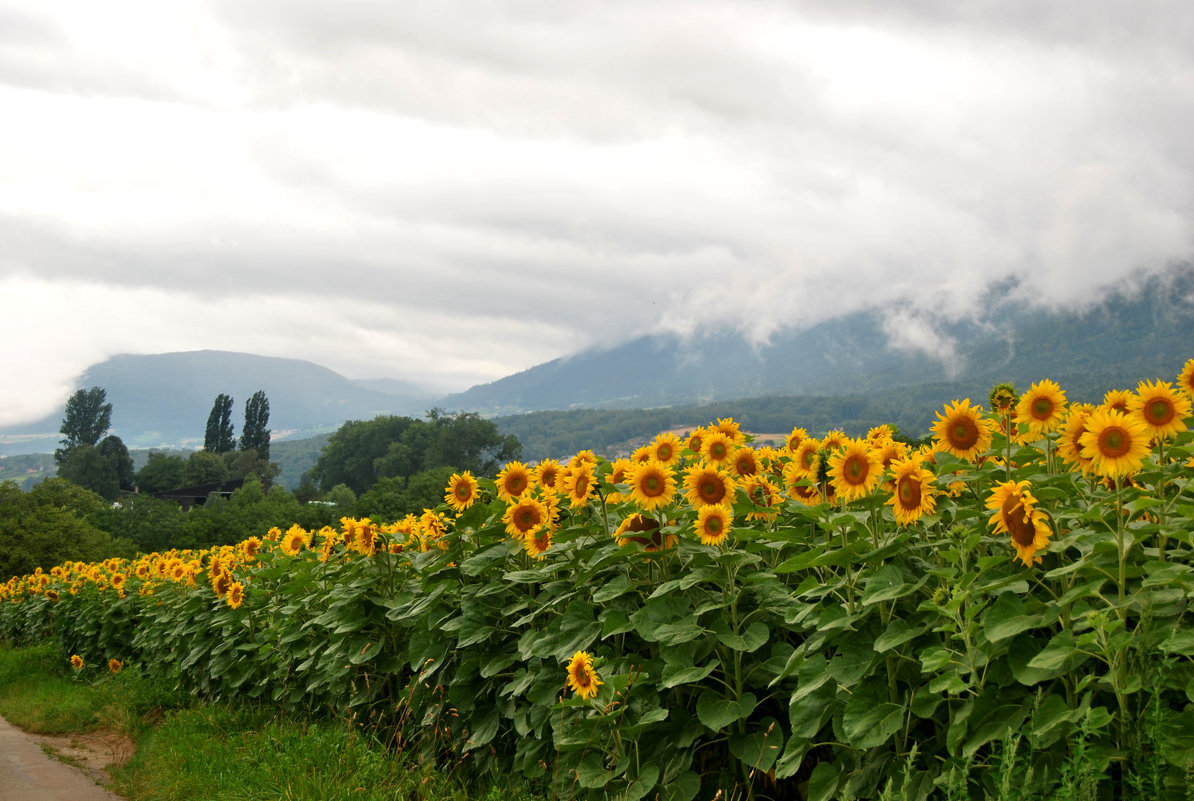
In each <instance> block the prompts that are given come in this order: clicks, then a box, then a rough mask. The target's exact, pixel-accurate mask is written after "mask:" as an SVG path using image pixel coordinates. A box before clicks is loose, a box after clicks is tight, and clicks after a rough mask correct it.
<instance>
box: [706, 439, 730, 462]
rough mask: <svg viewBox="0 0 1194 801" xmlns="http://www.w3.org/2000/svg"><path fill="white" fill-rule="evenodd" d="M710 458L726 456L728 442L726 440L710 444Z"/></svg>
mask: <svg viewBox="0 0 1194 801" xmlns="http://www.w3.org/2000/svg"><path fill="white" fill-rule="evenodd" d="M709 458H711V459H718V460H720V459H724V458H726V444H725V443H724V442H714V443H713V444H712V445H710V446H709Z"/></svg>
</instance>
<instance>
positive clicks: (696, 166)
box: [0, 0, 1194, 389]
mask: <svg viewBox="0 0 1194 801" xmlns="http://www.w3.org/2000/svg"><path fill="white" fill-rule="evenodd" d="M90 8H91V7H89V6H86V5H85V4H81V5H80V6H79V9H78V10H77V13H67V12H66V11H64V10H62V9H59V8H57V7H49V6H44V5H41V4H33V3H10V4H9V5H7V6H3V7H0V103H3V104H4V105H5V107H6V109H7V110H9V111H10V112H11V113H10V114H7V115H6V116H7V117H10V118H13V119H19V120H21V124H20V125H18V126H9V127H6V129H4V130H0V153H3V154H4V163H5V164H7V165H15V166H12V167H10V168H9V169H8V171H7V172H5V173H3V174H2V175H0V238H2V239H3V241H4V242H5V249H4V252H3V253H2V254H0V285H3V282H4V281H5V280H7V281H8V282H9V284H8V285H9V286H11V287H20V288H21V291H23V292H31V291H32V290H31V289H30V287H32V286H35V285H38V283H39V282H42V284H43V285H44V282H48V281H55V282H60V283H61V284H62V285H68V284H75V283H79V284H81V285H85V286H87V287H90V288H91V290H89V291H92V292H93V293H96V294H95V296H96V297H103V298H110V297H111V296H110V295H109V294H105V293H106V292H107V289H104V288H110V287H120V288H123V289H125V290H132V289H137V290H142V289H144V290H152V291H153V292H155V293H159V294H155V295H153V296H152V297H154V298H155V302H157V303H160V304H162V305H163V306H169V307H170V308H172V309H174V310H175V313H174V316H173V319H176V320H180V321H182V320H185V321H187V324H188V325H193V326H194V331H193V333H189V334H188V336H182V335H181V334H182V332H180V336H179V337H177V344H176V345H174V347H176V348H183V347H187V346H188V343H193V345H190V346H191V347H196V348H199V347H216V346H219V347H235V343H231V344H230V343H227V342H225V341H221V342H220V343H219V344H218V345H217V344H215V343H213V342H212V337H213V335H212V333H211V330H210V327H205V326H203V325H202V317H203V314H208V315H210V314H213V313H216V312H215V309H216V307H217V305H218V304H229V303H232V304H233V305H236V307H237V308H242V306H241V305H239V301H238V300H237V299H238V298H243V297H245V296H251V297H254V298H257V299H259V300H262V299H269V298H272V299H274V300H275V301H276V302H277V304H279V308H282V309H285V313H286V314H289V315H295V316H301V317H303V318H304V325H303V326H302V327H301V333H300V332H299V331H291V332H290V333H289V334H288V337H289V339H288V338H287V337H281V338H277V337H276V336H275V333H276V332H273V331H264V332H262V333H259V334H254V333H253V332H254V329H253V328H251V327H249V326H248V325H244V326H239V325H238V326H234V330H235V331H236V332H237V333H238V334H239V335H240V336H242V337H243V338H244V342H245V345H244V349H252V345H253V343H268V344H269V347H271V348H273V349H274V352H276V353H278V355H298V356H306V357H310V356H312V355H318V356H319V357H320V360H322V362H323V363H325V364H328V365H329V366H331V367H333V368H337V369H343V370H345V371H348V372H352V373H353V374H354V375H367V374H368V368H369V366H370V365H374V366H376V370H375V371H374V373H373V374H375V375H380V374H391V375H395V377H402V378H410V379H415V380H418V379H419V377H420V376H427V377H428V380H429V381H431V382H432V383H436V384H437V385H439V386H443V387H445V388H453V389H455V388H462V387H463V386H465V385H467V384H468V383H472V382H475V381H480V380H489V379H491V378H495V377H498V376H500V375H502V374H505V373H508V372H513V371H515V370H519V369H524V368H526V367H528V366H530V365H531V364H533V363H534V362H535V361H542V360H544V359H547V358H551V357H553V356H557V355H562V354H564V353H567V352H569V351H572V350H574V349H576V348H579V347H583V346H585V345H589V344H595V343H609V342H613V341H616V340H617V339H619V338H621V337H625V336H630V335H634V334H639V333H644V332H648V331H654V330H671V331H681V332H688V331H693V330H695V329H696V328H698V327H701V326H707V325H723V326H732V327H736V328H740V329H742V330H745V331H748V332H749V333H751V334H752V335H753V336H754V337H756V338H757V339H759V340H760V341H761V340H765V339H766V338H767V337H768V336H769V335H770V334H771V333H772V332H774V331H775V330H776V329H777V328H779V327H782V326H788V325H797V326H803V325H811V324H814V323H816V322H819V321H821V320H823V319H826V318H828V317H831V316H834V315H836V314H839V313H843V312H848V311H854V310H857V309H860V308H867V307H877V308H883V309H885V310H889V320H891V321H893V322H892V325H891V326H890V329H891V331H892V332H899V333H900V336H902V337H903V339H902V340H901V341H900V342H896V343H894V344H896V345H898V346H901V347H910V348H916V349H920V350H925V351H926V352H939V353H941V354H943V355H944V356H945V357H948V355H949V343H948V342H947V341H944V340H942V341H940V342H935V341H934V337H935V336H936V335H937V332H938V331H939V330H940V326H939V325H938V324H939V323H940V322H949V321H957V320H960V319H965V318H968V317H972V316H974V315H975V313H976V312H977V311H978V309H979V306H980V304H981V303H983V300H982V299H983V297H984V296H983V290H984V288H985V287H988V286H990V285H992V284H993V283H995V282H998V281H1001V280H1003V279H1007V278H1015V279H1017V281H1018V283H1017V284H1016V285H1017V286H1018V287H1019V289H1018V290H1017V291H1018V292H1020V293H1022V297H1023V299H1025V300H1028V301H1030V302H1034V303H1042V304H1052V305H1066V304H1068V305H1072V304H1081V303H1084V302H1088V300H1089V299H1090V298H1091V297H1093V295H1094V293H1095V291H1096V290H1098V289H1100V288H1102V287H1105V286H1108V285H1113V284H1119V283H1122V282H1124V281H1125V280H1128V278H1129V277H1130V276H1134V275H1139V274H1143V273H1150V272H1157V271H1161V270H1164V269H1165V268H1166V267H1167V266H1168V265H1169V264H1171V263H1173V262H1174V261H1177V260H1183V259H1188V258H1189V257H1190V254H1191V250H1192V249H1194V247H1192V245H1194V213H1192V212H1194V181H1192V178H1194V142H1192V141H1191V139H1190V137H1189V136H1188V131H1189V130H1190V127H1191V123H1194V55H1192V54H1194V42H1192V41H1191V38H1192V37H1194V24H1191V23H1192V22H1194V7H1191V6H1188V5H1187V4H1185V3H1181V2H1177V0H1173V1H1172V2H1159V1H1154V2H1147V3H1140V4H1132V5H1131V6H1130V7H1128V6H1122V5H1121V4H1117V3H1110V2H1105V3H1103V2H1099V3H1091V2H1081V3H1079V2H1076V0H1075V2H1062V3H1051V4H1047V5H1042V4H1039V3H1035V2H1027V1H1026V0H1025V2H979V3H965V4H958V3H952V2H944V0H939V1H937V2H927V1H926V2H918V3H898V4H897V3H889V2H882V1H881V0H843V1H842V2H833V3H827V2H811V1H810V2H794V3H768V2H733V3H729V2H723V3H717V2H711V3H693V2H680V0H671V1H670V2H663V3H652V4H647V5H644V4H641V3H628V2H610V3H586V2H502V3H485V4H476V3H466V2H445V3H434V4H415V5H413V6H412V5H411V4H393V3H384V2H353V3H342V4H327V3H324V2H316V0H287V1H286V2H281V0H268V1H266V2H255V3H238V2H203V0H196V2H194V3H191V4H179V5H177V6H171V7H166V6H152V7H148V6H144V5H137V4H131V3H130V4H128V5H121V4H117V6H116V7H114V8H112V9H108V10H107V14H108V16H109V17H111V18H112V19H111V20H110V21H109V22H107V23H105V17H104V16H102V15H99V14H98V12H97V11H95V10H94V9H92V10H88V9H90ZM135 13H136V14H142V15H148V16H147V17H146V19H144V20H143V25H142V26H141V27H140V28H139V30H145V31H148V33H147V34H134V33H132V32H131V30H132V29H131V28H129V29H126V28H127V26H125V27H122V26H121V22H120V21H121V19H127V17H128V15H130V14H135ZM89 14H90V15H92V16H88V15H89ZM10 23H11V24H10ZM105 24H106V25H107V27H105ZM9 297H12V298H14V300H11V301H10V300H8V299H7V298H6V299H5V301H4V302H5V303H9V302H12V303H20V302H23V301H21V300H20V299H15V296H14V295H11V294H10V295H9ZM146 297H149V296H146ZM79 298H80V300H79V302H80V303H85V301H84V300H83V299H82V298H83V295H80V296H79ZM321 305H322V306H323V307H326V308H327V309H334V310H335V316H337V319H336V320H334V321H333V320H331V319H320V318H321V317H322V316H323V315H321V313H320V309H321ZM186 309H195V310H202V312H203V314H199V313H198V311H197V312H196V313H195V314H186V313H185V312H184V310H186ZM353 309H361V310H362V312H361V313H359V314H355V315H354V312H353ZM363 310H368V311H367V312H366V311H363ZM331 316H332V315H328V317H331ZM344 316H347V317H348V318H351V322H346V321H345V319H343V318H344ZM180 325H181V322H180ZM516 340H517V342H516ZM104 341H105V342H108V339H107V338H104ZM172 341H174V340H172ZM288 342H290V343H291V344H289V345H288V344H287V343H288ZM479 342H481V343H484V345H483V346H482V347H481V348H480V349H479V350H478V349H477V346H478V343H479ZM379 343H382V344H379ZM493 343H501V345H502V346H501V347H498V346H496V345H494V344H493ZM56 347H57V348H58V349H57V350H48V351H47V352H46V357H45V359H44V361H46V362H55V361H56V362H57V363H59V364H65V363H68V362H69V363H72V364H73V363H75V362H77V361H79V360H80V359H81V358H82V356H81V355H76V354H71V353H67V351H68V349H69V345H68V344H60V345H58V346H56ZM106 347H107V348H108V349H110V350H113V352H114V351H115V350H130V349H136V348H137V347H149V345H148V344H147V343H145V342H143V341H142V342H133V341H131V340H128V339H125V340H121V339H120V337H119V336H116V337H114V338H113V339H112V340H111V344H109V345H106ZM288 348H289V349H290V350H289V351H288ZM396 351H402V352H403V353H402V356H401V357H398V356H395V355H393V354H394V352H396ZM64 354H65V355H67V356H71V358H65V356H64ZM86 355H87V357H88V358H90V357H91V356H93V355H94V353H93V352H92V351H90V350H88V351H87V353H86ZM85 366H86V364H82V365H79V366H78V369H82V367H85ZM59 378H60V377H59ZM47 380H48V379H47ZM56 380H58V379H56Z"/></svg>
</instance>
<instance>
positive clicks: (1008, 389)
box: [989, 382, 1020, 414]
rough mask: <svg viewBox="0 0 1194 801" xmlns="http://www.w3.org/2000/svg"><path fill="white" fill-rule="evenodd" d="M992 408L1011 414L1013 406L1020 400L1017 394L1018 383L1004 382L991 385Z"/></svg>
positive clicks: (1001, 412)
mask: <svg viewBox="0 0 1194 801" xmlns="http://www.w3.org/2000/svg"><path fill="white" fill-rule="evenodd" d="M989 399H990V401H991V410H992V411H995V412H998V413H999V414H1011V411H1012V407H1014V406H1015V405H1016V403H1017V402H1018V401H1019V400H1020V396H1019V395H1017V394H1016V385H1015V384H1010V383H1007V382H1004V383H1002V384H996V385H995V386H993V387H991V394H990V396H989Z"/></svg>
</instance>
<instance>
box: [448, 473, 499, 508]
mask: <svg viewBox="0 0 1194 801" xmlns="http://www.w3.org/2000/svg"><path fill="white" fill-rule="evenodd" d="M479 492H480V485H479V484H477V479H475V478H473V474H472V473H471V472H470V471H468V470H465V471H464V472H463V473H453V474H452V477H451V478H449V479H448V487H447V489H446V490H445V491H444V500H445V501H446V502H447V503H448V505H449V506H451V507H452V508H453V509H455V510H456V511H458V512H463V511H464V510H465V509H467V508H469V507H470V506H472V505H473V504H474V503H476V502H477V496H478V493H479ZM499 492H500V489H499Z"/></svg>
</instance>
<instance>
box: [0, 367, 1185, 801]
mask: <svg viewBox="0 0 1194 801" xmlns="http://www.w3.org/2000/svg"><path fill="white" fill-rule="evenodd" d="M1192 397H1194V359H1191V360H1190V361H1189V362H1187V363H1186V365H1185V367H1184V369H1183V370H1182V371H1181V373H1180V375H1178V376H1177V377H1176V381H1163V380H1149V381H1142V382H1141V383H1140V384H1139V385H1138V386H1137V387H1136V388H1135V390H1124V391H1120V390H1112V391H1109V392H1108V393H1107V394H1106V397H1105V399H1104V402H1103V403H1102V404H1100V405H1098V406H1095V405H1087V404H1078V403H1073V404H1071V403H1068V402H1067V399H1066V396H1065V393H1064V391H1063V390H1062V388H1060V387H1059V386H1057V385H1056V384H1054V383H1053V382H1051V381H1041V382H1039V383H1037V384H1034V385H1033V386H1032V387H1031V388H1030V389H1028V390H1027V391H1025V392H1023V394H1020V395H1017V393H1016V391H1015V389H1014V388H1013V387H1011V386H1010V385H1000V386H997V387H995V388H994V389H993V390H992V392H991V395H990V397H989V398H988V399H983V400H986V401H987V405H986V406H984V405H981V404H975V403H972V402H971V400H970V399H965V400H959V401H955V402H953V403H949V404H947V405H946V406H945V407H944V408H943V409H941V410H940V411H939V412H938V413H937V422H936V424H935V425H934V427H933V436H932V440H931V442H929V444H927V445H923V446H921V447H917V448H913V447H912V446H911V445H909V444H907V443H904V442H900V441H897V440H896V439H894V438H893V436H892V435H893V431H892V430H891V429H889V428H887V427H885V426H880V427H878V428H876V429H873V430H872V431H870V432H869V434H868V435H867V436H866V437H865V438H851V437H847V436H845V435H843V434H841V433H840V432H828V433H827V434H825V435H824V436H822V437H819V438H817V437H812V436H810V435H809V434H808V433H807V432H806V431H804V430H803V429H800V428H797V429H795V430H793V431H792V433H791V435H790V436H789V437H788V440H787V443H786V445H785V446H784V447H782V448H776V447H755V446H754V445H753V444H752V442H751V438H750V437H749V436H747V435H745V434H743V433H742V432H741V431H739V428H738V425H737V424H736V423H735V422H734V421H733V420H729V419H722V420H718V421H717V422H716V423H715V424H713V423H711V424H710V425H708V426H705V427H702V428H699V429H697V430H695V431H693V432H692V433H691V435H690V436H688V437H687V438H679V437H676V436H674V435H669V434H662V435H660V436H659V437H657V438H656V439H655V440H654V441H652V442H650V443H648V444H645V445H643V446H642V447H641V448H639V449H638V450H637V451H635V452H634V454H633V455H632V456H631V457H630V458H627V459H618V460H615V461H612V462H611V461H607V460H605V459H601V458H598V457H596V456H594V455H593V454H592V453H589V452H584V451H582V452H581V453H579V454H577V455H576V456H575V457H574V458H572V459H571V460H570V461H568V462H567V463H566V464H558V463H556V462H552V461H546V462H542V463H540V464H538V465H534V466H529V465H524V464H522V463H518V462H514V463H510V464H507V465H506V466H505V468H504V469H503V470H502V471H501V472H500V473H499V474H498V475H497V478H496V479H494V480H489V479H478V478H474V477H473V476H471V475H469V474H468V473H462V474H457V475H454V476H452V478H451V481H450V483H449V485H448V486H447V487H446V488H445V493H444V503H443V504H442V505H440V506H439V507H437V508H435V509H428V510H426V511H425V512H424V513H423V514H422V516H419V517H414V516H411V517H408V518H406V519H404V520H400V521H396V522H389V523H379V522H376V521H372V520H368V519H363V520H356V519H347V518H346V519H344V520H342V521H341V526H340V528H339V529H334V528H331V527H325V528H324V529H322V530H319V531H308V530H305V529H303V528H301V527H298V526H294V527H292V528H290V529H289V530H288V531H281V530H279V529H271V530H270V531H269V532H246V535H250V536H247V537H246V539H245V540H244V541H243V542H241V543H240V544H239V545H236V546H226V547H220V548H214V549H211V550H207V551H171V552H166V553H156V554H148V555H144V556H141V557H140V558H138V559H135V560H108V561H105V562H103V563H96V564H81V563H67V564H63V565H59V566H57V567H54V568H53V569H51V570H50V571H48V572H41V571H38V572H37V573H35V574H33V575H29V576H23V577H15V578H13V579H11V580H9V581H8V582H7V583H6V584H0V637H3V638H4V639H7V640H9V641H11V642H16V643H21V642H25V641H32V640H40V639H45V638H51V637H52V638H55V639H56V640H57V641H58V642H59V643H60V644H61V647H62V654H63V656H62V658H63V660H64V662H65V661H66V660H71V661H72V663H73V664H74V665H75V669H76V670H78V671H80V673H86V671H88V670H97V671H98V670H103V669H109V668H110V669H124V670H140V671H143V672H148V673H154V674H161V675H167V676H169V677H172V678H173V679H174V680H175V681H176V682H177V683H178V685H179V686H180V687H182V688H185V689H188V690H190V691H191V692H193V693H194V694H196V695H198V696H201V697H205V698H211V699H223V700H229V701H233V702H235V701H237V700H247V699H255V700H257V701H261V702H267V703H272V704H276V705H279V706H282V707H285V708H287V709H292V710H296V711H300V712H308V713H311V714H334V715H337V716H339V717H341V718H344V719H347V720H350V721H352V722H353V723H354V725H358V726H365V727H370V728H371V729H372V730H373V731H375V732H377V733H378V734H379V735H380V736H382V737H384V738H385V739H386V740H387V742H389V743H390V744H391V745H392V747H393V748H394V749H397V750H401V751H404V752H407V753H413V754H415V755H417V756H419V757H420V758H421V759H423V760H426V761H427V762H429V763H431V764H435V765H437V766H439V767H441V768H442V769H443V770H444V771H450V772H452V773H454V774H455V775H459V776H462V777H466V778H467V777H470V776H478V777H479V776H485V775H494V774H495V773H496V772H502V773H505V774H509V773H511V772H517V773H519V774H522V775H525V776H527V777H531V778H534V779H537V780H538V781H539V782H541V785H542V787H544V788H545V793H546V794H547V795H549V796H551V797H561V798H573V797H579V798H590V797H591V798H606V797H611V798H622V799H640V798H656V797H659V798H665V799H676V800H677V801H689V799H695V798H700V799H709V798H714V797H715V796H717V795H718V793H719V792H720V793H721V795H720V797H721V798H792V799H838V798H842V799H845V798H860V799H870V798H887V799H897V798H899V799H928V798H948V799H955V798H956V799H961V798H968V799H969V798H974V799H986V798H999V799H1013V798H1014V799H1037V798H1040V799H1045V798H1048V799H1052V798H1148V799H1153V798H1187V797H1189V795H1188V794H1189V793H1191V792H1194V620H1192V619H1191V617H1190V616H1189V608H1190V603H1191V599H1192V598H1194V563H1192V559H1191V555H1192V550H1194V485H1192V479H1194V444H1192V439H1194V437H1192V432H1191V431H1190V430H1189V429H1188V425H1190V424H1191V398H1192ZM113 665H115V666H118V667H112V666H113ZM105 666H107V667H105Z"/></svg>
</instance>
